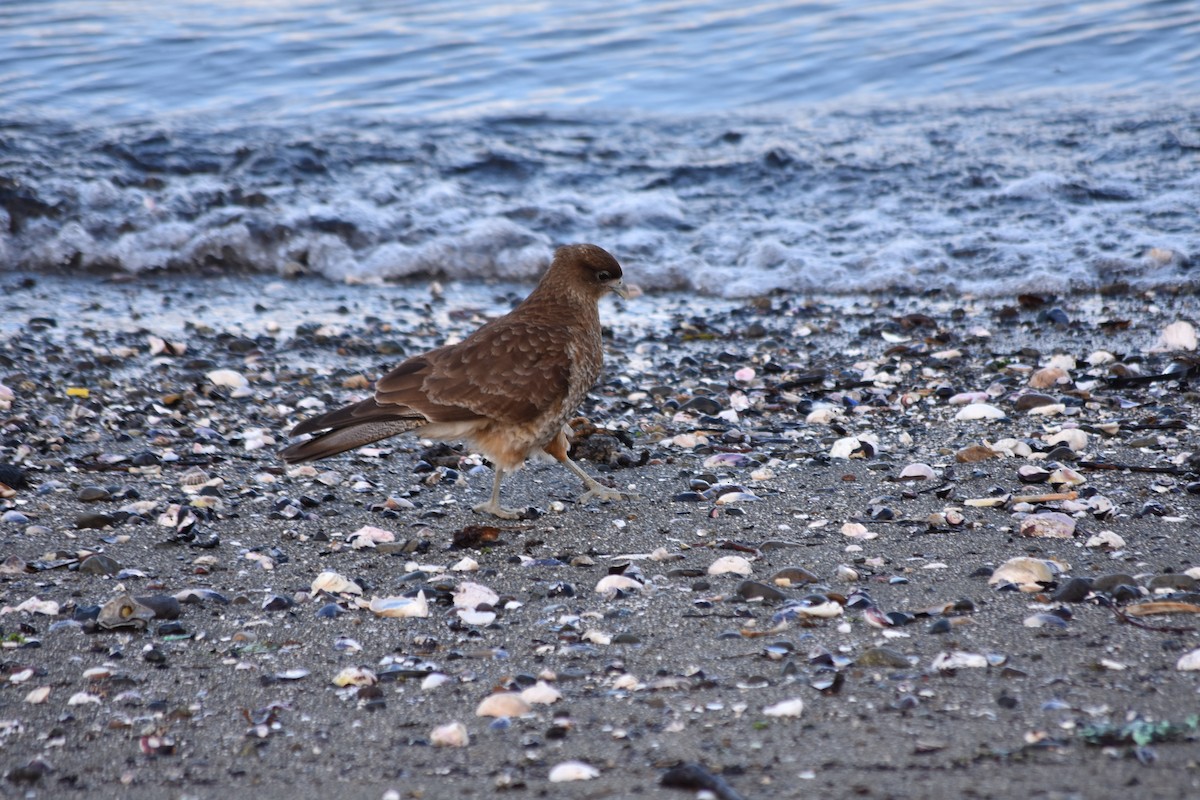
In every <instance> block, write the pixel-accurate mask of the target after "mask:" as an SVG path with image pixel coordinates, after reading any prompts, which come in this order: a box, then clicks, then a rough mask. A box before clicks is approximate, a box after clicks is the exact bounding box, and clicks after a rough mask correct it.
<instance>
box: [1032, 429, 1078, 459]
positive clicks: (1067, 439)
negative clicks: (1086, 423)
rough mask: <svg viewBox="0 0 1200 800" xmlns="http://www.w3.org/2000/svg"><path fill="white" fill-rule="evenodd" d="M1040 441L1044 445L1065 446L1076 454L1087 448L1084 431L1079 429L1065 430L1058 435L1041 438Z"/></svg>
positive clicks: (1053, 434)
mask: <svg viewBox="0 0 1200 800" xmlns="http://www.w3.org/2000/svg"><path fill="white" fill-rule="evenodd" d="M1042 441H1044V442H1045V443H1046V444H1065V445H1066V446H1067V447H1069V448H1071V449H1072V450H1074V451H1075V452H1076V453H1078V452H1080V451H1082V450H1085V449H1086V448H1087V443H1088V435H1087V432H1086V431H1081V430H1079V428H1066V429H1064V430H1061V431H1059V432H1058V433H1052V434H1048V435H1046V436H1043V437H1042Z"/></svg>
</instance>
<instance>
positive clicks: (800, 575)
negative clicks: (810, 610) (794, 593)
mask: <svg viewBox="0 0 1200 800" xmlns="http://www.w3.org/2000/svg"><path fill="white" fill-rule="evenodd" d="M767 580H768V581H769V582H770V583H775V582H776V581H781V580H786V581H789V582H791V584H792V585H793V586H803V585H804V584H806V583H819V582H820V580H821V579H820V578H818V577H817V576H816V575H814V574H813V573H811V572H809V571H808V570H806V569H805V568H804V567H784V568H783V569H780V570H777V571H776V572H775V574H774V575H772V576H771V577H770V578H768V579H767Z"/></svg>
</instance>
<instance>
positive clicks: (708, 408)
mask: <svg viewBox="0 0 1200 800" xmlns="http://www.w3.org/2000/svg"><path fill="white" fill-rule="evenodd" d="M680 410H681V411H695V412H697V413H700V414H707V415H709V416H715V415H716V414H720V413H721V404H720V403H718V402H717V401H716V400H713V399H712V398H711V397H704V396H700V397H693V398H692V399H691V400H688V401H687V402H686V403H684V404H683V405H682V406H680Z"/></svg>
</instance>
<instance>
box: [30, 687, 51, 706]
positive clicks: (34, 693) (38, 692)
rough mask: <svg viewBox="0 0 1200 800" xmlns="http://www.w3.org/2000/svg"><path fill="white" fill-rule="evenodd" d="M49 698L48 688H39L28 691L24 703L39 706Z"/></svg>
mask: <svg viewBox="0 0 1200 800" xmlns="http://www.w3.org/2000/svg"><path fill="white" fill-rule="evenodd" d="M49 697H50V687H49V686H39V687H38V688H36V689H32V690H30V692H29V694H27V695H25V702H26V703H29V704H30V705H34V706H36V705H41V704H42V703H44V702H46V700H48V699H49Z"/></svg>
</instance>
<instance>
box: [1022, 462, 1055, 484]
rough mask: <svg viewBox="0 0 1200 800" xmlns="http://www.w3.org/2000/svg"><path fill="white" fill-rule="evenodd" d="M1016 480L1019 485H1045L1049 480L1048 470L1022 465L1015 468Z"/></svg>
mask: <svg viewBox="0 0 1200 800" xmlns="http://www.w3.org/2000/svg"><path fill="white" fill-rule="evenodd" d="M1017 478H1018V480H1020V481H1021V483H1045V482H1046V481H1047V480H1049V479H1050V470H1047V469H1042V468H1041V467H1039V466H1036V465H1034V464H1022V465H1021V466H1019V467H1017Z"/></svg>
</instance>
